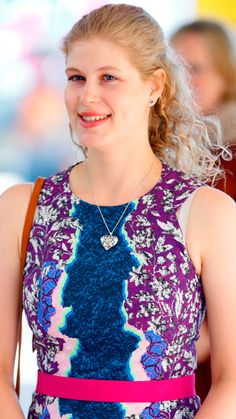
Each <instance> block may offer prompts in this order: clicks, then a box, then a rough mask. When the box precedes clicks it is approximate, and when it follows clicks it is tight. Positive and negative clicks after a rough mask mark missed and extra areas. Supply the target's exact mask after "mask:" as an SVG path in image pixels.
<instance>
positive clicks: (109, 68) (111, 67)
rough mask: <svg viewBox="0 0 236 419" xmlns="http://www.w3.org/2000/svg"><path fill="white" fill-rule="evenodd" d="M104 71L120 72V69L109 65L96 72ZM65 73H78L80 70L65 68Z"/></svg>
mask: <svg viewBox="0 0 236 419" xmlns="http://www.w3.org/2000/svg"><path fill="white" fill-rule="evenodd" d="M104 70H116V71H120V69H119V68H118V67H114V66H110V65H109V66H103V67H99V68H98V69H97V70H96V71H97V72H99V71H104ZM65 71H66V73H67V72H68V71H77V72H80V71H81V70H80V69H79V68H76V67H67V68H66V70H65ZM81 72H82V71H81Z"/></svg>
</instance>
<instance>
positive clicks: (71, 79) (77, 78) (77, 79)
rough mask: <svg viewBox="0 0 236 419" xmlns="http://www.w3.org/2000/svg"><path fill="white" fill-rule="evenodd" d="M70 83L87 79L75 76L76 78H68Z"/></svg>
mask: <svg viewBox="0 0 236 419" xmlns="http://www.w3.org/2000/svg"><path fill="white" fill-rule="evenodd" d="M68 80H69V81H84V80H85V77H83V76H80V75H74V76H70V77H68Z"/></svg>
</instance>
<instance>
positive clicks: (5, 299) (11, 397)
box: [0, 39, 236, 419]
mask: <svg viewBox="0 0 236 419" xmlns="http://www.w3.org/2000/svg"><path fill="white" fill-rule="evenodd" d="M111 46H112V48H111ZM111 65H112V66H115V67H117V68H119V71H120V73H122V75H121V80H119V79H118V81H114V80H113V79H111V78H110V77H109V78H108V79H109V80H110V81H111V80H112V81H111V83H110V81H109V82H108V83H107V82H105V83H104V73H103V72H102V73H101V72H100V70H98V69H99V68H100V67H104V66H105V67H107V66H111ZM71 66H73V68H75V69H76V71H75V73H74V70H73V76H76V77H75V78H73V80H69V81H68V85H67V88H66V92H65V100H66V106H67V109H68V112H69V117H70V121H71V124H72V127H73V129H74V131H75V133H76V134H77V135H79V136H80V139H81V141H82V142H83V144H84V145H86V146H87V147H88V159H87V165H88V167H89V171H90V175H91V177H92V179H93V181H94V186H95V190H96V195H97V198H98V201H99V203H100V204H102V203H103V204H105V205H116V204H119V203H122V202H127V201H128V200H129V199H130V198H131V196H130V195H131V194H132V193H134V189H135V187H136V186H137V185H138V184H139V183H140V181H141V179H143V177H144V176H145V174H146V173H147V171H148V169H149V168H150V165H151V162H152V161H153V153H152V150H151V148H150V146H149V142H148V116H149V111H150V105H149V100H150V97H155V98H157V97H159V96H160V95H161V93H162V91H163V88H164V84H165V73H164V71H163V70H158V71H157V72H155V74H153V76H152V77H151V78H150V79H149V80H146V81H144V80H142V78H141V76H140V75H139V74H138V72H137V69H136V68H135V67H134V66H133V65H132V63H131V62H130V61H129V59H128V58H127V55H126V53H125V52H124V51H122V50H120V49H119V48H118V47H117V46H116V45H111V44H110V43H108V42H107V41H104V40H101V39H94V40H90V41H86V42H77V43H75V44H74V46H72V48H71V51H70V53H69V56H68V60H67V67H70V68H71ZM81 74H82V79H80V77H79V79H80V81H79V82H78V77H77V76H78V75H79V76H80V75H81ZM105 74H107V71H106V73H105ZM108 74H110V71H109V73H108ZM112 75H113V73H112ZM68 76H69V78H70V76H71V74H69V73H68ZM105 79H107V77H106V78H105ZM81 80H82V81H81ZM110 84H111V85H110ZM134 95H135V98H134ZM137 98H138V99H139V100H137ZM140 101H141V102H140ZM91 109H92V110H93V111H94V110H96V111H99V112H105V113H107V112H108V113H109V114H110V115H111V117H110V118H109V119H108V120H107V121H106V123H105V124H102V125H100V126H97V127H96V128H94V129H92V128H89V130H88V129H85V128H83V127H82V126H81V124H80V122H79V116H78V111H79V112H81V110H82V111H84V110H91ZM137 116H138V118H137ZM76 167H77V169H76V168H75V169H74V170H73V171H72V173H71V179H70V182H71V187H72V189H73V191H74V192H75V193H77V194H78V195H79V196H80V198H82V199H86V200H88V201H89V202H93V196H92V195H91V193H90V192H89V187H88V179H87V176H86V171H85V164H81V165H79V167H80V168H79V169H78V166H76ZM160 170H161V163H160V161H159V160H158V159H157V158H156V160H155V164H154V167H153V170H152V172H151V173H150V176H149V177H148V179H147V180H146V182H144V184H143V187H142V188H141V190H140V191H139V193H138V194H143V193H145V192H147V191H148V190H149V189H150V187H152V186H153V184H154V181H155V182H157V181H158V179H159V177H160ZM124 173H125V176H124ZM114 191H116V193H114ZM30 195H31V186H30V185H18V186H15V187H12V188H10V189H9V190H7V191H6V192H5V193H4V194H3V195H2V196H1V197H0V311H1V312H0V316H1V321H2V323H1V334H0V387H1V392H0V411H1V419H9V417H11V419H21V418H23V417H24V416H23V414H22V411H21V409H20V407H19V404H18V402H17V399H16V395H15V393H14V390H13V379H12V376H13V363H14V354H15V347H16V336H17V325H18V317H17V308H16V307H17V301H18V293H19V257H20V242H21V236H22V229H23V223H24V218H25V214H26V209H27V205H28V202H29V199H30ZM16 202H17V211H16ZM186 243H187V249H188V251H189V254H190V256H191V258H192V261H193V263H194V265H195V267H196V270H197V271H198V272H199V273H200V274H201V276H202V281H203V285H204V290H205V294H206V301H207V306H208V313H209V314H208V315H209V330H210V338H211V345H212V374H213V386H212V389H211V391H210V394H209V396H208V397H207V399H206V400H205V402H204V404H203V406H202V407H201V409H200V411H199V412H198V414H197V415H196V419H221V418H222V412H224V416H225V417H227V419H234V418H235V402H234V398H235V394H236V358H235V351H236V328H235V324H234V319H235V317H236V306H235V298H234V296H235V293H236V281H235V277H236V267H235V263H233V261H234V258H235V248H236V207H235V204H234V203H233V201H232V200H231V199H230V198H229V197H228V196H226V195H225V194H223V193H222V192H220V191H218V190H214V189H211V188H204V187H203V188H200V189H199V190H198V191H197V192H196V193H195V196H194V199H193V202H192V207H191V211H190V215H189V222H188V229H187V235H186Z"/></svg>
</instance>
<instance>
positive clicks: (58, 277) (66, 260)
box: [24, 164, 205, 419]
mask: <svg viewBox="0 0 236 419" xmlns="http://www.w3.org/2000/svg"><path fill="white" fill-rule="evenodd" d="M199 186H200V185H199V184H197V183H196V182H195V181H194V180H192V179H190V178H188V177H187V176H185V175H183V174H182V173H181V172H179V171H177V170H174V169H171V168H169V167H168V166H167V165H165V164H163V171H162V178H161V180H160V181H159V183H158V184H157V185H156V186H155V187H154V188H153V189H152V190H151V191H150V192H149V193H148V194H146V195H144V196H143V197H141V198H139V199H138V200H136V201H134V202H135V210H134V211H133V212H132V213H131V214H129V215H128V216H127V218H126V221H125V223H124V226H123V230H124V235H125V237H126V242H127V243H128V246H129V248H130V249H131V251H132V252H133V254H134V256H135V258H136V259H137V260H139V266H137V265H136V266H133V269H132V271H131V272H130V277H129V278H124V280H126V281H127V295H126V298H125V300H124V304H123V307H124V310H125V312H126V315H127V316H126V317H127V328H130V330H132V331H133V332H134V331H135V330H136V331H137V334H138V333H139V331H140V332H142V334H143V336H144V337H145V342H146V344H145V345H146V349H145V351H140V366H141V367H142V368H143V373H144V374H146V377H147V378H146V379H151V380H153V379H157V380H158V379H159V380H160V379H168V378H174V377H181V376H183V375H187V374H192V373H193V372H194V371H195V369H196V353H195V342H196V340H197V338H198V334H199V327H200V324H201V321H202V319H203V317H204V313H205V301H204V294H203V289H202V284H201V280H200V278H199V276H198V275H197V273H196V271H195V269H194V266H193V264H192V261H191V259H190V257H189V254H188V252H187V250H186V248H185V245H184V238H183V234H182V232H181V229H180V226H179V223H178V219H177V216H176V212H177V211H178V209H179V208H180V206H181V205H182V204H183V203H184V201H185V200H186V199H187V198H188V196H190V194H191V193H192V192H193V191H194V190H195V189H196V188H197V187H199ZM79 202H80V200H79V198H77V197H76V196H75V195H74V194H73V193H72V192H71V190H70V186H69V170H67V171H65V172H62V173H59V174H57V175H54V176H52V177H50V178H48V179H46V181H45V184H44V186H43V188H42V191H41V194H40V197H39V201H38V207H37V211H36V216H35V220H34V224H33V227H32V230H31V235H30V240H29V244H28V250H27V259H26V265H25V280H24V309H25V312H26V316H27V319H28V322H29V325H30V327H31V329H32V331H33V346H34V348H35V349H36V351H37V362H38V368H39V369H40V370H41V371H44V372H48V373H51V374H56V373H58V371H59V360H60V357H61V358H62V357H63V350H65V348H68V345H69V343H70V342H69V339H68V337H67V336H64V335H63V333H62V330H63V328H62V327H59V323H58V329H56V327H55V330H58V332H55V333H54V334H53V335H52V334H50V333H48V330H49V328H50V327H51V326H52V322H53V321H54V320H55V318H56V317H57V316H58V318H59V317H60V316H61V317H60V318H61V322H62V323H63V319H65V316H64V314H63V310H62V307H61V306H60V301H61V299H60V298H61V295H62V293H63V283H64V282H63V281H65V272H66V267H67V266H68V265H69V264H70V261H71V260H72V259H73V258H74V257H75V249H76V243H77V238H78V237H79V235H80V232H81V231H83V229H84V228H85V226H83V225H81V223H80V220H79V219H78V218H76V217H74V215H73V214H74V213H73V210H74V205H75V204H76V205H78V204H79ZM55 295H57V296H58V297H57V298H58V299H57V302H58V305H55V300H54V302H53V296H54V299H55ZM59 314H60V316H59ZM63 316H64V317H63ZM54 322H55V321H54ZM60 326H62V324H61V323H60ZM78 346H79V342H78ZM121 406H123V409H124V412H125V413H124V416H120V417H123V418H127V419H139V418H140V419H144V418H145V419H149V418H166V419H185V418H186V419H187V418H188V419H191V418H194V416H195V414H196V413H197V411H198V409H199V406H200V404H199V398H198V397H197V396H194V397H191V398H188V399H184V400H175V401H173V400H171V401H168V402H162V403H150V404H148V405H147V406H146V407H145V408H143V409H142V410H141V411H139V412H138V413H137V406H134V409H133V413H131V412H132V406H126V405H125V404H124V403H121ZM57 409H58V403H57V399H55V398H52V397H46V396H43V395H40V394H38V393H34V394H33V400H32V404H31V407H30V410H29V416H28V418H30V419H36V418H50V417H51V418H52V419H53V417H54V416H53V415H54V413H53V412H56V413H55V414H57V416H58V417H60V416H59V411H58V410H57ZM121 410H122V409H121ZM121 410H120V411H121ZM55 417H56V416H55ZM94 418H95V419H96V416H94Z"/></svg>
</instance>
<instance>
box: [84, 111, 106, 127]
mask: <svg viewBox="0 0 236 419" xmlns="http://www.w3.org/2000/svg"><path fill="white" fill-rule="evenodd" d="M78 115H79V118H80V123H81V125H82V126H83V127H85V128H91V127H96V126H98V125H101V124H103V123H104V122H106V121H107V120H108V119H109V118H110V116H111V115H106V114H100V113H97V112H83V113H81V114H78Z"/></svg>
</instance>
